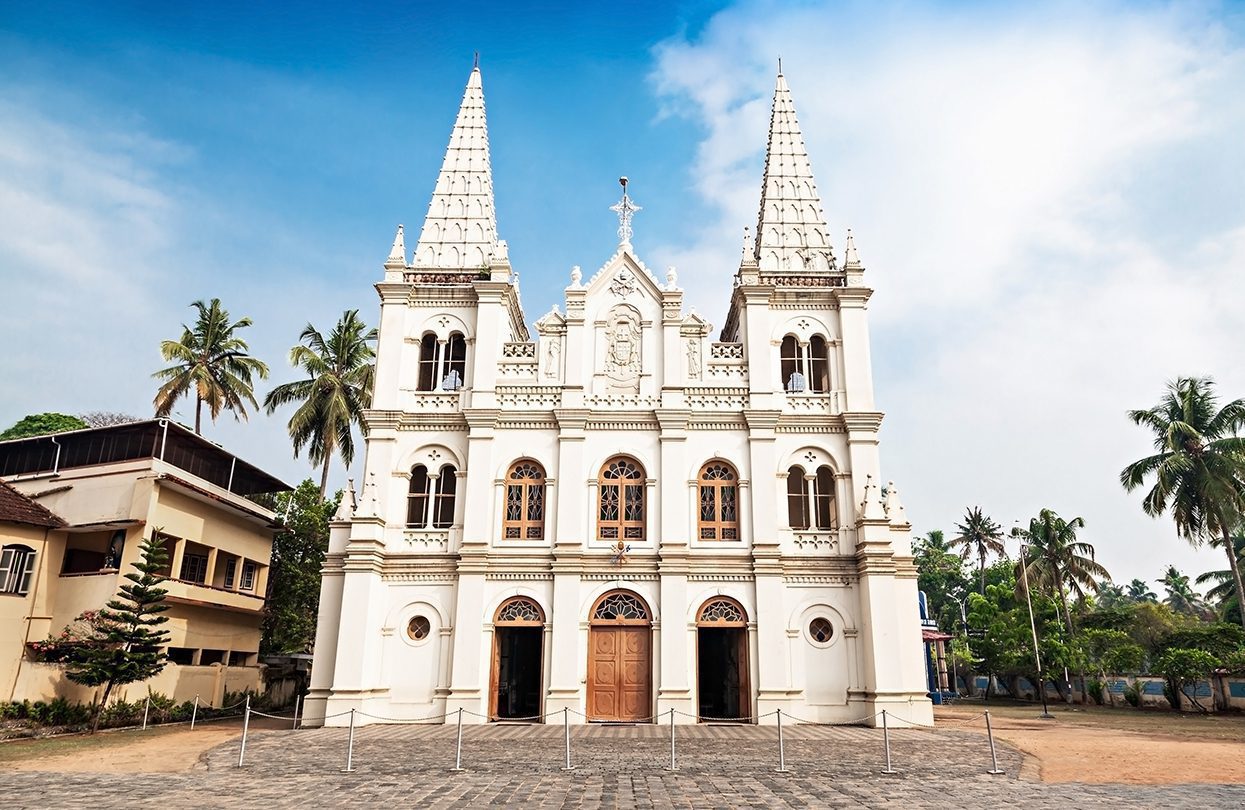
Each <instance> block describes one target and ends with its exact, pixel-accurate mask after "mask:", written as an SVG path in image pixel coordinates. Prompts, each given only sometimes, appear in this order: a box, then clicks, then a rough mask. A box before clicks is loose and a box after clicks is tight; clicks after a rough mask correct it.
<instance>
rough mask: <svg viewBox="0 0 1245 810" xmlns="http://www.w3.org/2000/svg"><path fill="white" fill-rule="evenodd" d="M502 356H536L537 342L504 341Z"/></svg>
mask: <svg viewBox="0 0 1245 810" xmlns="http://www.w3.org/2000/svg"><path fill="white" fill-rule="evenodd" d="M501 356H502V357H530V358H533V359H535V357H536V344H535V343H503V344H502V346H501Z"/></svg>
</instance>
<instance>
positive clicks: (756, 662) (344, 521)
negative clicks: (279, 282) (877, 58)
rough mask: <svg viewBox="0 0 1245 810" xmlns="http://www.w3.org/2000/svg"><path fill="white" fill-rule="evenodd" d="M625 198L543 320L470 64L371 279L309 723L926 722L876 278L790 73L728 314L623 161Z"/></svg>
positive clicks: (323, 594)
mask: <svg viewBox="0 0 1245 810" xmlns="http://www.w3.org/2000/svg"><path fill="white" fill-rule="evenodd" d="M757 135H758V137H759V136H760V133H757ZM614 210H615V212H617V213H618V215H619V219H620V221H621V227H620V228H619V230H618V236H619V243H618V245H617V247H616V248H615V249H614V252H613V255H611V256H609V258H607V259H606V260H605V261H604V263H603V264H601V265H600V269H599V270H597V271H596V272H595V273H592V274H590V275H589V274H584V273H581V272H580V270H579V268H578V267H576V268H574V269H573V270H572V271H571V272H570V278H569V281H570V283H569V285H568V286H567V287H566V289H565V292H564V295H565V301H564V304H563V306H562V307H561V308H559V307H554V309H553V311H551V312H549V313H547V314H545V315H543V316H541V317H540V318H539V319H538V320H537V321H536V322H535V324H534V325H533V329H529V326H528V321H527V318H526V316H525V314H524V312H523V309H522V305H521V301H520V297H519V287H518V276H517V274H516V273H514V272H513V271H512V269H511V266H510V262H509V259H508V256H507V247H506V242H505V241H503V240H501V239H500V238H498V230H497V221H496V216H495V213H494V198H493V179H492V172H491V168H490V163H489V148H488V132H487V128H486V124H485V112H484V95H483V89H482V85H481V79H480V71H479V69H478V68H476V69H474V70H473V71H472V73H471V76H470V79H469V81H468V83H467V89H466V93H465V95H464V96H463V100H462V104H461V107H460V109H459V111H458V118H457V120H456V122H455V124H454V129H453V132H452V134H451V136H450V142H449V147H448V149H447V151H446V155H445V161H444V163H443V165H442V167H441V172H440V174H439V176H438V177H437V180H436V187H435V188H434V190H433V193H432V202H431V204H430V205H429V207H428V214H427V217H426V218H425V220H424V225H423V230H422V231H421V232H420V235H419V240H418V243H417V244H416V246H415V249H414V252H413V254H412V255H410V256H409V257H408V255H407V251H406V247H405V242H404V237H403V232H402V228H401V226H399V228H398V233H397V238H396V239H395V241H394V244H393V249H392V251H391V252H390V254H389V258H388V260H387V261H386V262H385V264H384V278H383V280H381V281H379V282H378V283H377V284H376V289H377V291H378V292H379V293H380V301H381V314H380V327H379V334H380V337H379V343H378V350H377V352H378V353H377V365H376V383H375V394H374V398H373V402H372V407H371V409H370V410H369V411H368V412H367V414H366V420H367V430H366V440H367V455H366V462H365V467H364V471H363V480H362V482H361V484H360V487H359V492H358V494H357V496H356V495H355V493H354V492H353V491H352V492H351V493H349V494H348V495H347V497H346V498H345V500H344V503H343V505H342V508H341V509H340V510H339V511H338V513H337V515H336V517H335V519H334V521H333V523H332V529H331V539H330V544H329V552H328V556H327V559H326V561H325V566H324V578H323V584H322V586H321V591H320V617H319V627H318V630H317V633H316V646H315V663H314V667H313V672H312V679H311V691H310V694H309V696H308V698H307V700H306V720H307V722H308V723H309V724H317V723H326V724H328V725H344V724H345V723H346V722H347V718H346V717H345V716H342V714H341V713H343V712H348V710H349V709H357V710H358V711H359V712H360V714H359V715H358V716H357V717H356V722H358V723H366V722H379V721H380V720H381V719H417V718H426V717H435V716H439V715H448V716H449V717H450V719H451V721H452V720H453V719H455V718H456V717H457V713H458V710H460V709H461V710H463V714H462V716H463V719H464V722H468V723H471V722H480V723H482V722H491V721H499V720H517V719H533V720H535V721H536V722H539V721H540V717H541V716H542V715H546V714H554V713H560V712H561V711H562V710H563V709H564V708H567V709H569V710H570V719H571V722H573V723H574V722H639V723H645V722H654V718H660V719H662V720H665V719H666V718H667V717H668V716H669V715H668V713H669V710H671V709H673V710H675V715H674V716H675V721H676V722H680V723H682V722H686V723H695V722H698V721H706V720H719V719H738V720H739V721H740V722H761V723H773V722H775V719H776V718H775V714H774V712H775V710H777V709H782V710H783V712H784V714H788V715H791V716H793V718H801V719H804V720H810V721H820V722H848V721H857V722H858V721H859V720H860V718H862V717H867V716H871V715H873V714H874V713H875V712H880V711H881V710H883V709H886V710H888V711H889V712H890V713H891V714H892V715H895V716H899V717H902V718H906V719H909V720H912V721H916V722H921V723H929V722H931V721H932V709H931V705H930V701H929V700H928V698H927V697H926V691H925V690H926V684H925V677H924V674H925V673H924V666H923V661H922V646H921V629H920V621H919V617H918V608H917V585H916V571H915V569H914V567H913V565H912V561H911V559H910V557H909V533H910V527H909V525H908V521H907V519H906V518H905V516H904V510H903V507H902V505H901V504H900V502H899V495H898V492H897V491H896V488H895V487H894V485H893V484H890V485H887V486H886V487H883V486H881V483H882V481H883V479H882V477H881V468H880V464H879V456H878V429H879V426H880V425H881V422H882V413H881V412H880V411H878V409H877V406H876V405H875V404H874V400H873V381H872V374H871V369H870V360H869V329H868V323H867V305H868V301H869V297H870V294H871V292H872V291H871V290H870V288H869V287H868V286H867V285H866V281H865V271H864V267H863V266H862V265H861V262H860V259H859V258H858V256H857V253H856V249H855V247H854V245H853V243H852V237H851V234H850V232H849V233H848V235H847V237H846V242H845V244H844V247H843V255H842V260H841V261H840V260H839V259H838V258H837V257H836V255H835V253H834V251H833V250H832V248H831V241H832V240H831V238H830V233H829V229H828V228H827V225H826V219H825V215H824V214H823V212H822V206H821V201H820V198H819V196H818V193H817V187H816V185H815V183H814V181H813V174H812V169H811V166H810V163H809V158H808V155H807V152H806V150H805V146H804V140H803V137H802V136H801V134H800V128H799V125H798V123H797V121H796V116H795V108H794V106H793V103H792V99H791V94H790V91H789V90H788V88H787V83H786V80H785V79H784V78H783V76H782V75H781V74H780V75H779V76H778V79H777V86H776V89H775V91H774V102H773V113H772V118H771V122H770V131H769V147H768V151H767V154H766V162H765V170H764V177H763V179H762V183H761V196H760V211H759V215H758V219H757V225H756V231H755V239H752V238H751V237H746V238H745V247H744V251H743V255H742V258H741V261H740V264H739V267H738V268H737V270H736V272H735V276H734V286H733V290H732V292H731V299H730V306H729V310H728V314H727V316H726V323H725V326H724V327H723V328H722V330H721V332H720V333H719V334H718V335H717V336H716V337H715V336H714V335H712V334H711V332H712V326H711V325H710V324H709V323H708V322H706V321H705V320H704V319H702V318H701V317H699V316H698V315H696V314H695V312H694V311H690V310H689V309H688V308H685V305H684V301H683V292H682V291H681V290H680V288H679V284H678V278H677V276H676V273H675V271H674V270H673V269H670V270H668V271H667V272H665V273H664V274H663V276H662V277H661V278H658V277H656V276H655V275H654V274H653V273H652V272H651V271H650V270H649V269H648V268H647V267H646V266H645V265H644V263H643V261H641V259H640V257H639V256H637V255H636V253H635V251H634V250H633V248H632V246H631V238H630V237H631V227H630V226H631V215H632V214H633V213H634V212H635V211H636V210H638V209H637V207H636V206H635V205H634V203H633V202H632V200H631V199H630V197H629V195H628V193H627V187H626V183H625V181H624V183H623V198H622V200H621V201H620V202H619V204H618V205H616V206H614ZM602 254H604V250H603V251H602ZM724 269H726V268H695V269H694V270H693V271H692V272H698V273H700V272H704V273H709V272H712V273H720V272H722V270H724ZM533 332H534V333H533ZM559 719H560V717H559ZM866 722H877V721H876V720H868V721H866Z"/></svg>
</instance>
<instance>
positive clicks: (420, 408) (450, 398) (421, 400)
mask: <svg viewBox="0 0 1245 810" xmlns="http://www.w3.org/2000/svg"><path fill="white" fill-rule="evenodd" d="M461 400H462V392H461V391H415V390H413V389H410V388H404V389H402V391H401V397H400V399H399V402H400V403H401V405H402V410H404V411H406V412H408V413H455V412H456V411H458V410H460V404H459V403H460V402H461Z"/></svg>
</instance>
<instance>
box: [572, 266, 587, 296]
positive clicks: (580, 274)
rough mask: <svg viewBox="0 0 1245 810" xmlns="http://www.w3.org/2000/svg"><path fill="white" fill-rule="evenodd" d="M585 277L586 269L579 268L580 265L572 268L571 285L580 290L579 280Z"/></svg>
mask: <svg viewBox="0 0 1245 810" xmlns="http://www.w3.org/2000/svg"><path fill="white" fill-rule="evenodd" d="M583 278H584V271H583V270H580V269H579V265H575V266H574V267H572V268H571V287H573V288H574V289H576V290H578V289H579V282H580V281H582V280H583Z"/></svg>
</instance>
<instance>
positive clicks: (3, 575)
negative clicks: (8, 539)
mask: <svg viewBox="0 0 1245 810" xmlns="http://www.w3.org/2000/svg"><path fill="white" fill-rule="evenodd" d="M34 573H35V550H34V549H33V548H31V547H30V546H19V545H10V546H5V547H4V548H3V549H0V593H8V594H16V595H17V596H25V595H26V594H28V593H29V592H30V582H31V580H32V579H33V578H34Z"/></svg>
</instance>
